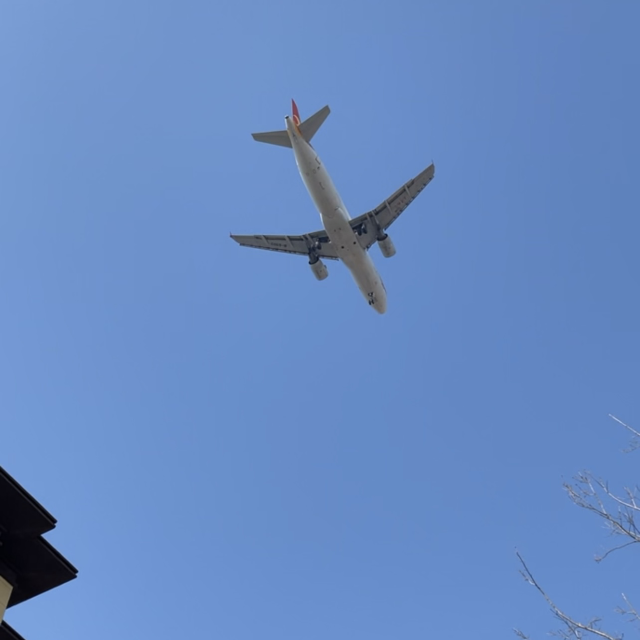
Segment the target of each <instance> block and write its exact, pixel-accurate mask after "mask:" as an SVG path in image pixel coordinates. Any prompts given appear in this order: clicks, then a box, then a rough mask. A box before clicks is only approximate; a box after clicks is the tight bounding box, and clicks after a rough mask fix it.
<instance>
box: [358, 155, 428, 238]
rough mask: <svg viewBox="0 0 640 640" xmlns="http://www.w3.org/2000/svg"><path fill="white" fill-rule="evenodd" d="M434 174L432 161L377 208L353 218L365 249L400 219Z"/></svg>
mask: <svg viewBox="0 0 640 640" xmlns="http://www.w3.org/2000/svg"><path fill="white" fill-rule="evenodd" d="M434 175H435V165H434V164H433V163H432V164H430V165H429V166H428V167H427V168H426V169H425V170H424V171H422V172H421V173H419V174H418V175H417V176H416V177H415V178H413V179H412V180H409V182H406V183H405V184H403V185H402V186H401V187H400V188H399V189H398V190H397V191H396V192H395V193H394V194H393V195H391V196H389V197H388V198H387V199H386V200H385V201H384V202H381V203H380V204H379V205H378V206H377V207H376V208H375V209H373V210H372V211H367V213H363V214H362V215H361V216H358V217H357V218H352V219H351V221H350V223H351V228H352V229H353V230H354V231H355V232H356V234H357V235H358V240H359V242H360V245H361V246H362V248H363V249H369V247H371V246H372V245H373V244H374V242H375V241H376V239H377V236H378V232H379V231H385V230H386V229H388V228H389V227H390V226H391V225H392V224H393V222H395V221H396V220H397V219H398V217H399V216H400V214H401V213H402V212H403V211H404V210H405V209H406V208H407V207H408V206H409V205H410V204H411V203H412V202H413V201H414V200H415V199H416V198H417V197H418V194H419V193H420V192H421V191H422V190H423V189H424V188H425V187H426V186H427V185H428V184H429V183H430V182H431V181H432V180H433V176H434Z"/></svg>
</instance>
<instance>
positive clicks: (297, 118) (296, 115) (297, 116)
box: [291, 100, 300, 126]
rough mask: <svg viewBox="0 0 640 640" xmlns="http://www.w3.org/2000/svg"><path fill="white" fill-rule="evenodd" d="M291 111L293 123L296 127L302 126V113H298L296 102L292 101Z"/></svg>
mask: <svg viewBox="0 0 640 640" xmlns="http://www.w3.org/2000/svg"><path fill="white" fill-rule="evenodd" d="M291 111H292V112H293V121H294V122H295V123H296V126H298V125H299V124H300V113H299V112H298V105H297V104H296V101H295V100H291Z"/></svg>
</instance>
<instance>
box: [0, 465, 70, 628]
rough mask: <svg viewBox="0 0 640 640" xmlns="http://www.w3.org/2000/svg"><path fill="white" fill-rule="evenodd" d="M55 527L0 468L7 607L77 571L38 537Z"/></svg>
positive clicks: (0, 546) (0, 551)
mask: <svg viewBox="0 0 640 640" xmlns="http://www.w3.org/2000/svg"><path fill="white" fill-rule="evenodd" d="M55 526H56V520H55V518H54V517H53V516H52V515H51V514H50V513H49V512H48V511H47V510H46V509H45V508H44V507H43V506H42V505H41V504H40V503H39V502H37V501H36V500H35V498H33V496H31V495H30V494H29V493H28V492H27V491H25V489H24V488H23V487H22V486H20V485H19V484H18V483H17V482H16V480H15V479H14V478H12V477H11V476H10V475H9V474H8V473H7V472H6V471H5V470H4V469H3V468H2V467H0V575H2V577H4V578H5V580H7V582H9V583H11V585H12V586H13V591H12V593H11V598H10V600H9V605H8V606H9V607H11V606H13V605H16V604H18V603H20V602H24V601H25V600H28V599H29V598H33V597H35V596H37V595H40V594H41V593H43V592H45V591H48V590H49V589H53V588H54V587H57V586H59V585H61V584H64V583H65V582H68V581H69V580H73V579H74V578H75V577H76V575H77V574H78V570H77V569H76V568H75V567H74V566H73V565H72V564H71V563H70V562H69V561H68V560H67V559H66V558H65V557H64V556H62V554H60V553H59V552H58V551H57V550H56V549H54V547H52V546H51V545H50V544H49V543H48V542H47V541H46V540H45V539H44V538H43V537H42V534H43V533H46V532H47V531H51V529H53V528H54V527H55ZM1 633H3V631H0V634H1ZM10 637H12V636H8V638H10ZM18 637H19V636H18ZM0 640H3V636H2V635H0Z"/></svg>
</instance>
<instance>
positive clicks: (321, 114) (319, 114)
mask: <svg viewBox="0 0 640 640" xmlns="http://www.w3.org/2000/svg"><path fill="white" fill-rule="evenodd" d="M293 104H294V107H295V102H294V103H293ZM295 108H296V114H295V117H296V118H297V117H298V115H297V107H295ZM329 113H331V110H330V109H329V105H327V106H325V107H322V109H320V111H316V113H314V114H313V115H312V116H309V117H308V118H307V119H306V120H305V121H304V122H302V123H300V125H298V128H299V130H300V133H301V134H302V137H303V138H304V139H305V140H306V141H307V142H311V138H313V136H315V135H316V133H317V132H318V129H319V128H320V127H321V126H322V123H323V122H324V121H325V120H326V119H327V116H328V115H329ZM251 136H252V137H253V139H254V140H257V141H258V142H266V143H267V144H276V145H278V146H279V147H289V148H291V140H290V139H289V134H288V133H287V130H286V129H283V130H282V131H264V132H262V133H252V134H251Z"/></svg>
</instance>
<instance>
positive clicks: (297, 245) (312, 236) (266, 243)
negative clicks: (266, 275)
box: [231, 230, 338, 260]
mask: <svg viewBox="0 0 640 640" xmlns="http://www.w3.org/2000/svg"><path fill="white" fill-rule="evenodd" d="M231 237H232V238H233V239H234V240H235V241H236V242H237V243H238V244H239V245H241V246H243V247H253V248H255V249H267V250H269V251H282V252H283V253H295V254H298V255H301V256H309V255H310V254H311V253H314V254H315V255H316V256H318V258H326V259H328V260H337V259H338V256H337V254H336V252H335V249H334V247H333V245H332V244H331V241H330V240H329V238H328V237H327V232H326V231H324V230H322V231H314V232H313V233H306V234H304V235H301V236H264V235H255V236H235V235H233V234H231Z"/></svg>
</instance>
